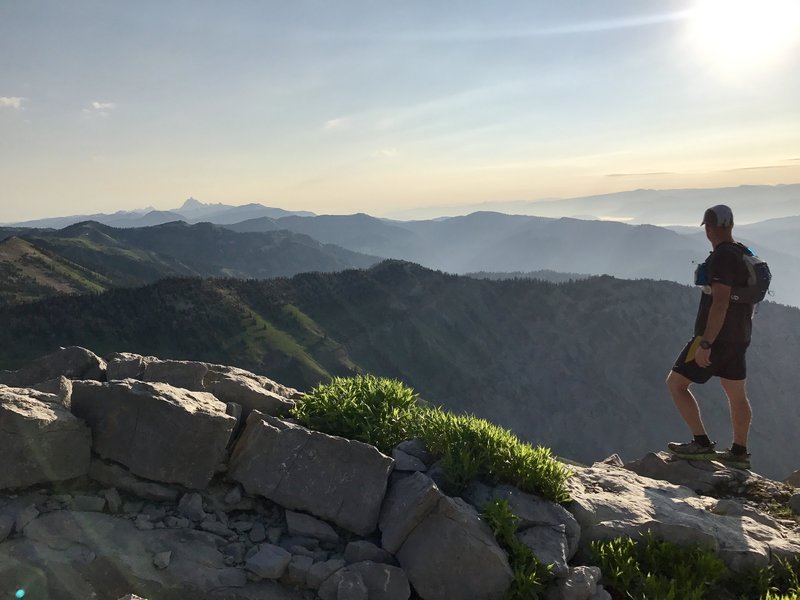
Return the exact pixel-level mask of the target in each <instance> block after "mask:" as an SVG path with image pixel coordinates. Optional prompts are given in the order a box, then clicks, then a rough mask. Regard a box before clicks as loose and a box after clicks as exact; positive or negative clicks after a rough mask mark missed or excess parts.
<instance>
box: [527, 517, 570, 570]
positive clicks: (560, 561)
mask: <svg viewBox="0 0 800 600" xmlns="http://www.w3.org/2000/svg"><path fill="white" fill-rule="evenodd" d="M517 537H518V538H519V540H520V541H521V542H522V543H523V544H525V545H526V546H528V548H530V549H531V550H532V551H533V554H534V556H536V558H537V559H538V560H539V562H541V563H543V564H545V565H552V567H553V575H555V576H556V577H566V576H567V575H569V565H568V564H567V554H568V552H569V549H568V547H567V536H566V527H565V526H564V525H563V524H562V525H539V526H534V527H529V528H528V529H526V530H524V531H522V532H520V533H518V534H517Z"/></svg>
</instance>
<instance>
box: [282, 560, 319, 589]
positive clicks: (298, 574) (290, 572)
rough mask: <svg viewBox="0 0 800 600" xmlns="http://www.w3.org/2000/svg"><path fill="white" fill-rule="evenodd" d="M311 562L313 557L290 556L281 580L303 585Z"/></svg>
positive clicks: (286, 582)
mask: <svg viewBox="0 0 800 600" xmlns="http://www.w3.org/2000/svg"><path fill="white" fill-rule="evenodd" d="M313 564H314V559H313V558H310V557H308V556H292V560H291V562H289V566H288V567H287V569H286V572H285V573H284V575H283V577H282V578H281V581H282V582H283V583H285V584H286V585H292V586H299V587H305V585H306V578H307V577H308V571H309V569H311V565H313Z"/></svg>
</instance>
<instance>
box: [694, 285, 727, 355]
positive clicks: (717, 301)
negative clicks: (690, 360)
mask: <svg viewBox="0 0 800 600" xmlns="http://www.w3.org/2000/svg"><path fill="white" fill-rule="evenodd" d="M711 298H712V300H711V308H710V309H709V311H708V321H706V329H705V331H704V332H703V339H704V340H706V341H708V342H709V343H713V342H714V340H716V339H717V336H718V335H719V332H720V331H722V326H723V325H724V324H725V315H727V314H728V306H729V305H730V303H731V286H729V285H725V284H724V283H712V284H711ZM694 361H695V362H696V363H697V364H698V365H699V366H701V367H703V368H704V369H705V368H706V367H708V366H709V365H710V364H711V349H710V348H708V349H704V348H698V349H697V352H696V353H695V355H694Z"/></svg>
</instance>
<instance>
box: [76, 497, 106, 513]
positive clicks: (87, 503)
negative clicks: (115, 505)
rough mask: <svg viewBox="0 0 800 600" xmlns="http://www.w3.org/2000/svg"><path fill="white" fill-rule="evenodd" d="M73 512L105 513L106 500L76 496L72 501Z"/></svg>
mask: <svg viewBox="0 0 800 600" xmlns="http://www.w3.org/2000/svg"><path fill="white" fill-rule="evenodd" d="M71 504H72V510H77V511H84V512H103V509H104V508H105V507H106V499H105V498H100V497H98V496H75V497H74V498H73V499H72V503H71Z"/></svg>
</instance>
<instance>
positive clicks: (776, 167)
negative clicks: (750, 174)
mask: <svg viewBox="0 0 800 600" xmlns="http://www.w3.org/2000/svg"><path fill="white" fill-rule="evenodd" d="M794 168H795V166H794V165H762V166H760V167H737V168H735V169H722V170H721V171H719V172H720V173H736V172H737V171H761V170H762V169H794Z"/></svg>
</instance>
